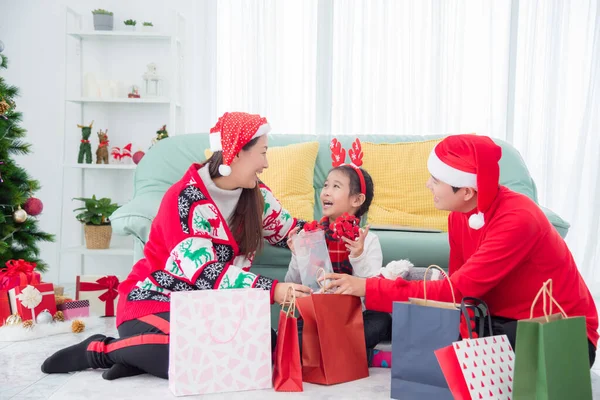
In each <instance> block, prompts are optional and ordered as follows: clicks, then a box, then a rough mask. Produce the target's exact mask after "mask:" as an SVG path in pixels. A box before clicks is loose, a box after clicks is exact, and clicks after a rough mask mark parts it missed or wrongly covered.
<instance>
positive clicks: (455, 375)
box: [435, 297, 515, 400]
mask: <svg viewBox="0 0 600 400" xmlns="http://www.w3.org/2000/svg"><path fill="white" fill-rule="evenodd" d="M469 310H473V311H474V312H475V315H476V316H481V317H483V314H484V310H485V313H486V314H487V319H485V318H484V319H483V320H482V323H480V324H479V333H478V337H477V338H474V337H473V331H472V329H471V326H472V325H471V317H470V314H469V312H468V311H469ZM461 312H462V313H463V315H464V317H465V319H466V322H467V327H468V337H467V338H464V339H463V340H462V341H456V342H454V343H452V345H450V346H446V347H444V348H441V349H439V350H436V351H435V355H436V358H437V360H438V362H439V364H440V367H441V369H442V372H443V373H444V377H445V378H446V382H447V383H448V387H449V388H450V391H451V392H452V395H453V396H454V398H455V399H471V398H472V399H498V400H501V399H507V400H508V399H510V398H511V397H512V393H511V392H512V382H513V368H514V359H515V354H514V352H513V349H512V347H511V345H510V343H509V341H508V338H507V337H506V335H498V336H494V335H493V331H492V320H491V316H490V313H489V310H488V308H487V305H486V304H485V302H484V301H483V300H480V299H476V298H472V297H465V298H463V300H462V302H461ZM484 321H487V323H488V327H489V332H490V336H488V337H482V336H483V332H484V324H485V322H484Z"/></svg>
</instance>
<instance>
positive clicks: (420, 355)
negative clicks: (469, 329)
mask: <svg viewBox="0 0 600 400" xmlns="http://www.w3.org/2000/svg"><path fill="white" fill-rule="evenodd" d="M429 268H437V269H439V270H440V271H442V273H443V274H444V276H445V278H446V279H448V281H450V279H449V278H448V277H447V275H446V273H445V272H444V271H443V270H442V269H441V268H440V267H438V266H437V265H435V266H430V267H429ZM427 275H428V274H427V273H426V274H425V276H427ZM423 285H424V286H425V288H426V287H427V286H426V284H425V280H423ZM450 287H452V283H450ZM453 295H454V292H453ZM423 297H424V299H409V302H394V305H393V313H392V383H391V397H392V398H393V399H401V400H412V399H414V400H428V399H431V400H444V399H448V400H450V399H452V394H451V393H450V389H449V388H448V384H447V383H446V379H445V378H444V374H443V373H442V370H441V369H440V365H439V364H438V362H437V360H436V357H435V354H434V351H435V350H437V349H439V348H442V347H446V346H448V345H450V344H452V342H454V341H456V340H457V339H458V338H459V336H460V335H459V324H460V307H459V305H457V304H456V300H453V302H452V303H445V302H438V301H431V300H427V290H426V289H425V293H424V296H423Z"/></svg>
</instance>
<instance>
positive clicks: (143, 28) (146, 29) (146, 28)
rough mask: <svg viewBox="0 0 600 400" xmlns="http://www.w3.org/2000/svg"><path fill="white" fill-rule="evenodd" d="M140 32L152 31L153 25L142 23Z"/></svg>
mask: <svg viewBox="0 0 600 400" xmlns="http://www.w3.org/2000/svg"><path fill="white" fill-rule="evenodd" d="M142 32H154V27H153V26H144V25H142Z"/></svg>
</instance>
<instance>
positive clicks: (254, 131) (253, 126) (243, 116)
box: [209, 112, 271, 176]
mask: <svg viewBox="0 0 600 400" xmlns="http://www.w3.org/2000/svg"><path fill="white" fill-rule="evenodd" d="M270 131H271V127H270V126H269V123H268V122H267V119H266V118H263V117H261V116H260V115H258V114H248V113H243V112H226V113H225V114H223V116H222V117H221V118H219V121H218V122H217V124H216V125H215V126H214V127H213V128H212V129H211V130H210V135H209V138H210V150H211V151H213V152H215V151H222V152H223V164H222V165H219V173H220V174H221V175H223V176H229V175H230V174H231V162H232V161H233V159H234V158H235V156H236V155H237V154H238V153H239V152H240V151H241V150H242V148H243V147H244V146H245V145H247V144H248V142H250V141H251V140H252V139H254V138H257V137H259V136H262V135H266V134H267V133H269V132H270Z"/></svg>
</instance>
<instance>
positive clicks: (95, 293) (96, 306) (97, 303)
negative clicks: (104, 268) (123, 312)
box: [75, 275, 119, 317]
mask: <svg viewBox="0 0 600 400" xmlns="http://www.w3.org/2000/svg"><path fill="white" fill-rule="evenodd" d="M118 287H119V278H118V277H116V276H114V275H104V276H98V275H96V276H93V275H82V276H77V288H76V293H75V300H89V302H90V313H91V314H92V315H97V316H100V317H114V316H115V308H116V304H117V299H118V297H119V292H118V291H117V288H118Z"/></svg>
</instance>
